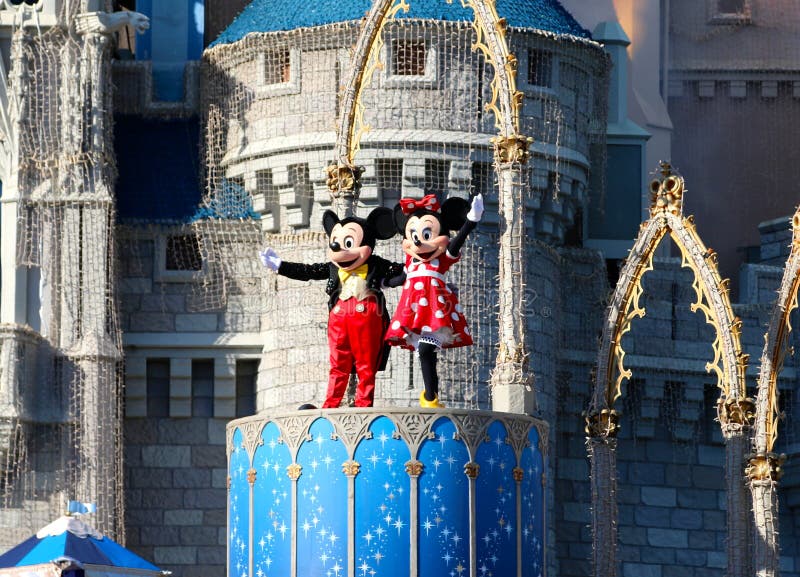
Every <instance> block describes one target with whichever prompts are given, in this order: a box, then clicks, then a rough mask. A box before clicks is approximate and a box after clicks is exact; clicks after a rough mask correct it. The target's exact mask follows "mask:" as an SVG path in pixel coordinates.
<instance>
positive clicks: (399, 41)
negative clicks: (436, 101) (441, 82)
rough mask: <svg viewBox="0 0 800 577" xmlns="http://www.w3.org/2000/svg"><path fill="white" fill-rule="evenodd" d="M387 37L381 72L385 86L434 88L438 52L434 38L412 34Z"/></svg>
mask: <svg viewBox="0 0 800 577" xmlns="http://www.w3.org/2000/svg"><path fill="white" fill-rule="evenodd" d="M389 36H390V38H389V39H388V40H387V41H386V53H385V54H384V55H383V58H384V62H387V63H388V65H387V66H386V70H385V72H384V73H383V75H382V82H383V86H384V87H386V88H406V87H425V88H435V87H436V86H437V81H438V79H439V65H438V56H437V54H438V51H437V43H436V39H435V38H431V37H427V38H424V37H422V33H421V32H420V34H414V35H413V36H412V37H405V36H404V37H399V38H391V32H390V33H389Z"/></svg>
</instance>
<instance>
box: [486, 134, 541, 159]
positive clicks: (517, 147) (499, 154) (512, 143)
mask: <svg viewBox="0 0 800 577" xmlns="http://www.w3.org/2000/svg"><path fill="white" fill-rule="evenodd" d="M489 140H490V141H491V142H492V143H493V144H494V154H495V157H496V159H497V162H499V163H500V164H510V163H516V164H525V163H526V162H527V161H528V158H530V152H529V151H528V148H529V147H530V144H531V142H533V139H532V138H530V137H527V136H521V135H518V134H513V135H511V136H506V137H500V136H495V137H493V138H491V139H489Z"/></svg>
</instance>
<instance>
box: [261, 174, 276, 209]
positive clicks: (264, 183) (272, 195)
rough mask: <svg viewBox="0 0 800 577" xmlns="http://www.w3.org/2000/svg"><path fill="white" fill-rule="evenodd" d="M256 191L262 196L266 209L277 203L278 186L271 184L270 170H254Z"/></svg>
mask: <svg viewBox="0 0 800 577" xmlns="http://www.w3.org/2000/svg"><path fill="white" fill-rule="evenodd" d="M256 193H257V194H261V195H263V196H264V205H265V206H266V208H267V210H272V209H273V207H274V206H275V205H277V204H278V187H277V186H275V185H274V184H273V181H272V170H270V169H268V168H267V169H265V170H257V171H256Z"/></svg>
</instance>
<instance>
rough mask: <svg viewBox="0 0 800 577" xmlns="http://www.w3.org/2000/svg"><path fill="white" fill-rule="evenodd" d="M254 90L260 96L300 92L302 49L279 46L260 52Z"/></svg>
mask: <svg viewBox="0 0 800 577" xmlns="http://www.w3.org/2000/svg"><path fill="white" fill-rule="evenodd" d="M253 80H254V83H255V86H253V88H254V92H255V94H256V95H258V96H260V97H267V98H269V97H273V96H283V95H285V94H299V93H300V49H299V48H279V49H275V50H268V51H265V52H260V53H259V54H258V76H257V78H254V79H253Z"/></svg>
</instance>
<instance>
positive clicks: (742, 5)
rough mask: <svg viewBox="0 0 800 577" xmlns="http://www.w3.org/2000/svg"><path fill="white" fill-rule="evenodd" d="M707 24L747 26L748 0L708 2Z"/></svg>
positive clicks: (716, 0)
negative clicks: (708, 16) (708, 15)
mask: <svg viewBox="0 0 800 577" xmlns="http://www.w3.org/2000/svg"><path fill="white" fill-rule="evenodd" d="M708 2H709V3H710V4H709V13H710V19H709V24H747V23H748V22H750V0H708Z"/></svg>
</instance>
